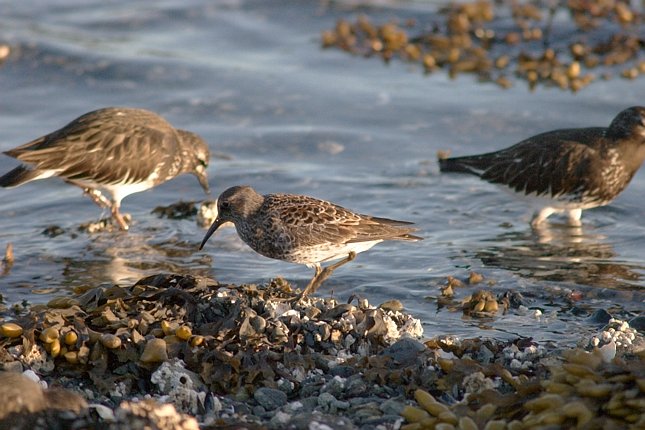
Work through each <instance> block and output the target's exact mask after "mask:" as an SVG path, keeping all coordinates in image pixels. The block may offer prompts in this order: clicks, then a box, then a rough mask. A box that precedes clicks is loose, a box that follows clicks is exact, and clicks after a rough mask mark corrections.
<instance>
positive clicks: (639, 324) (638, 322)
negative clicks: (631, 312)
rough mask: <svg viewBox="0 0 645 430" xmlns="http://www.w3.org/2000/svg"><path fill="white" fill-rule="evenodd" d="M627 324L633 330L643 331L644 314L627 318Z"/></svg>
mask: <svg viewBox="0 0 645 430" xmlns="http://www.w3.org/2000/svg"><path fill="white" fill-rule="evenodd" d="M629 326H630V327H631V328H633V329H634V330H638V331H640V332H645V316H642V315H639V316H637V317H634V318H632V319H631V320H629Z"/></svg>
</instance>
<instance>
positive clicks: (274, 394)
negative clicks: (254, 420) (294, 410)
mask: <svg viewBox="0 0 645 430" xmlns="http://www.w3.org/2000/svg"><path fill="white" fill-rule="evenodd" d="M253 398H254V399H255V401H256V402H258V404H259V405H260V406H262V407H263V408H265V409H266V410H268V411H272V410H274V409H278V408H280V407H282V406H284V405H286V404H287V395H286V394H285V393H284V392H283V391H280V390H276V389H274V388H267V387H261V388H258V389H257V390H255V393H253Z"/></svg>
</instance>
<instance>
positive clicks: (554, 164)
mask: <svg viewBox="0 0 645 430" xmlns="http://www.w3.org/2000/svg"><path fill="white" fill-rule="evenodd" d="M643 160H645V108H644V107H640V106H634V107H630V108H628V109H625V110H623V111H621V112H620V113H619V114H618V115H616V117H615V118H614V119H613V121H612V122H611V124H610V125H609V127H590V128H572V129H562V130H554V131H548V132H546V133H542V134H538V135H536V136H533V137H529V138H528V139H525V140H523V141H521V142H519V143H517V144H515V145H513V146H511V147H509V148H506V149H502V150H500V151H495V152H489V153H486V154H480V155H471V156H465V157H455V158H442V157H440V158H439V166H440V169H441V171H442V172H458V173H470V174H473V175H476V176H478V177H480V178H481V179H483V180H485V181H488V182H491V183H493V184H498V185H502V186H505V187H508V188H509V189H510V190H512V191H514V192H515V193H517V194H518V195H520V196H522V197H525V198H528V200H530V201H531V203H532V204H536V205H540V206H541V209H540V210H538V211H537V212H536V213H535V215H534V216H533V219H532V221H531V225H532V226H533V227H537V226H538V225H539V224H540V223H542V222H543V221H544V220H546V219H547V218H548V217H549V216H550V215H551V214H553V213H559V212H566V213H567V215H568V219H569V223H570V224H571V225H574V226H579V225H581V223H580V216H581V214H582V210H583V209H589V208H594V207H597V206H604V205H607V204H609V203H610V202H611V201H612V200H614V199H615V198H616V196H618V195H619V194H620V193H621V192H622V191H623V190H624V189H625V188H626V187H627V185H628V184H629V182H630V181H631V179H632V177H633V176H634V174H635V173H636V172H637V171H638V169H639V168H640V166H641V164H642V163H643Z"/></svg>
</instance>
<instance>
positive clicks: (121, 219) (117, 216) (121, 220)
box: [112, 206, 130, 231]
mask: <svg viewBox="0 0 645 430" xmlns="http://www.w3.org/2000/svg"><path fill="white" fill-rule="evenodd" d="M126 217H127V218H130V216H129V215H128V214H126V215H125V216H124V215H121V213H120V212H119V208H118V207H116V206H113V207H112V218H113V219H114V220H115V221H116V223H117V224H118V225H119V228H120V229H121V230H123V231H128V229H129V228H130V226H129V225H128V222H127V221H126Z"/></svg>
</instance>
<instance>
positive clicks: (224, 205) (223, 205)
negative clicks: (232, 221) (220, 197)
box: [219, 200, 231, 209]
mask: <svg viewBox="0 0 645 430" xmlns="http://www.w3.org/2000/svg"><path fill="white" fill-rule="evenodd" d="M219 207H220V209H228V208H230V207H231V203H229V202H227V201H226V200H224V201H221V202H220V203H219Z"/></svg>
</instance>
